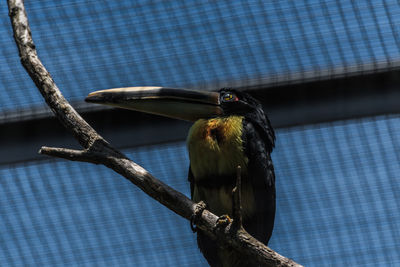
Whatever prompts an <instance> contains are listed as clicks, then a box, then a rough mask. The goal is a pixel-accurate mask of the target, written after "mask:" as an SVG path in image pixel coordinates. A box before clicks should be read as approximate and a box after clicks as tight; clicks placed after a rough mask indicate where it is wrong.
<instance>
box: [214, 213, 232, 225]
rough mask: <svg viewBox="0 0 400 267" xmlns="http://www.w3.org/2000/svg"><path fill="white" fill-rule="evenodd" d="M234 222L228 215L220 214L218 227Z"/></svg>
mask: <svg viewBox="0 0 400 267" xmlns="http://www.w3.org/2000/svg"><path fill="white" fill-rule="evenodd" d="M231 222H232V219H231V218H230V217H229V216H228V215H222V216H219V217H218V219H217V227H225V226H227V225H228V224H230V223H231Z"/></svg>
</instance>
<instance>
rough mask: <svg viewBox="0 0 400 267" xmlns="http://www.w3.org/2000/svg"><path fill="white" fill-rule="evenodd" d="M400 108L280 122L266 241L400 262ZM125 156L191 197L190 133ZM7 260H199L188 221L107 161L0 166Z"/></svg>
mask: <svg viewBox="0 0 400 267" xmlns="http://www.w3.org/2000/svg"><path fill="white" fill-rule="evenodd" d="M399 131H400V117H398V116H391V117H388V116H383V117H371V118H365V119H357V120H348V121H341V122H335V123H324V124H317V125H312V126H301V127H292V128H286V129H280V130H278V131H277V146H276V149H275V151H274V152H273V159H274V165H275V169H276V175H277V196H278V201H277V203H278V208H277V218H276V228H275V230H274V234H273V236H272V239H271V243H270V246H271V247H272V248H273V249H276V250H277V251H278V252H280V253H281V254H283V255H285V256H288V257H291V258H293V259H295V260H296V261H298V262H299V263H301V264H304V265H305V266H397V265H399V264H400V251H399V249H398V242H399V240H400V229H399V225H400V214H399V212H398V211H399V207H400V202H399V199H400V195H399V194H400V193H399V192H400V186H399V183H398V173H399V172H400V161H399V158H400V155H399V151H400V150H399V144H400V136H399V134H398V132H399ZM126 152H127V154H128V155H129V156H130V157H131V158H132V159H134V160H136V161H137V162H138V163H140V164H142V165H143V166H144V167H145V168H147V169H148V170H150V171H151V172H152V173H153V174H154V175H155V176H156V177H159V178H160V179H162V180H163V181H165V182H166V183H167V184H169V185H171V186H172V187H174V188H176V189H177V190H179V191H181V192H184V193H185V194H188V192H189V186H188V183H187V181H186V173H187V166H188V159H187V155H186V148H185V144H184V142H179V143H170V144H164V145H159V146H149V147H141V148H135V149H129V150H127V151H126ZM0 177H1V179H0V263H1V265H2V266H4V265H7V264H8V265H22V266H27V265H37V266H56V265H63V266H64V265H86V266H106V265H121V266H127V265H129V266H130V265H133V266H204V265H205V261H204V260H203V259H202V256H201V255H200V252H199V251H198V249H197V247H196V243H195V237H194V235H193V234H192V233H191V230H190V227H189V223H188V222H187V221H186V220H183V219H181V218H180V217H179V216H177V215H176V214H174V213H173V212H171V211H169V210H167V209H166V208H164V207H162V206H161V205H160V204H158V203H157V202H156V201H154V200H152V199H150V198H149V197H147V196H146V195H145V194H143V193H142V192H141V191H140V190H139V189H137V188H135V187H134V186H132V185H131V184H130V183H129V182H128V181H126V180H124V179H122V178H121V177H117V175H116V174H114V173H112V172H111V171H109V170H108V169H106V168H105V167H102V166H95V165H90V164H84V163H76V162H68V161H61V160H60V161H59V160H49V161H45V162H27V163H23V164H16V165H10V166H1V167H0Z"/></svg>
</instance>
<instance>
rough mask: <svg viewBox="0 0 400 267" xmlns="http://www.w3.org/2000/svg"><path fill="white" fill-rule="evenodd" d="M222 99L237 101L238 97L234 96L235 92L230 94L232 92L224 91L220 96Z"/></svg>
mask: <svg viewBox="0 0 400 267" xmlns="http://www.w3.org/2000/svg"><path fill="white" fill-rule="evenodd" d="M222 100H223V101H224V102H231V101H237V100H239V99H238V98H237V96H236V95H235V94H232V93H225V94H224V95H223V96H222Z"/></svg>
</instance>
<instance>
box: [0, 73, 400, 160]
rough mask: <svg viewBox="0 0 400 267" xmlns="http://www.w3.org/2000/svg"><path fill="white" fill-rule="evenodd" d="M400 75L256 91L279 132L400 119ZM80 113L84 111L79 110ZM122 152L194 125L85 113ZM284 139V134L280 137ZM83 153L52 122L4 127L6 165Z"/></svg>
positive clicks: (1, 142) (114, 112) (179, 135)
mask: <svg viewBox="0 0 400 267" xmlns="http://www.w3.org/2000/svg"><path fill="white" fill-rule="evenodd" d="M399 85H400V71H391V72H386V73H376V74H369V75H360V76H357V77H347V78H340V79H333V80H326V81H314V82H309V83H303V84H294V85H286V86H279V87H273V88H259V89H254V88H252V89H251V90H249V92H250V93H251V94H253V95H254V96H255V97H257V98H258V99H259V100H260V101H262V103H263V105H264V107H265V110H266V112H267V114H268V115H269V117H270V119H271V122H272V124H273V126H274V127H275V128H282V127H290V126H294V125H304V124H312V123H319V122H327V121H334V120H344V119H349V118H356V117H366V116H375V115H382V114H393V113H400V104H399V103H400V90H399ZM78 110H79V109H78ZM79 111H80V112H81V114H82V115H83V117H84V118H85V119H86V120H87V121H88V122H89V123H90V124H91V125H92V126H93V127H94V128H95V129H96V130H97V131H98V132H99V133H100V134H101V135H103V136H104V137H105V138H106V140H108V141H109V142H111V143H112V144H113V145H114V146H115V147H117V148H128V147H135V146H141V145H149V144H157V143H164V142H172V141H183V140H185V138H186V133H187V131H188V129H189V127H190V124H189V123H186V122H182V121H177V120H172V119H168V118H163V117H157V116H152V115H147V114H142V113H138V112H133V111H126V110H118V109H108V108H105V109H99V108H97V109H94V111H89V110H88V109H87V108H85V109H82V110H79ZM278 138H279V132H278ZM43 145H46V146H59V147H70V148H79V147H78V145H77V143H76V142H75V140H74V139H73V138H72V137H71V135H70V134H69V133H68V132H67V131H66V130H65V129H63V128H62V127H61V125H60V124H59V123H58V121H56V119H54V118H53V117H51V116H47V117H40V118H37V119H32V120H23V121H14V122H8V123H3V124H0V147H1V149H0V164H11V163H16V162H23V161H28V160H40V159H46V157H45V156H41V155H38V154H37V151H38V150H39V148H40V147H41V146H43Z"/></svg>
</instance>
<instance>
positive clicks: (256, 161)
mask: <svg viewBox="0 0 400 267" xmlns="http://www.w3.org/2000/svg"><path fill="white" fill-rule="evenodd" d="M85 101H87V102H91V103H96V104H105V105H111V106H115V107H119V108H125V109H131V110H136V111H140V112H145V113H152V114H157V115H161V116H165V117H170V118H174V119H180V120H186V121H191V122H193V125H192V126H191V128H190V130H189V133H188V136H187V140H186V143H187V148H188V152H189V160H190V164H189V171H188V180H189V182H190V191H191V198H192V200H193V201H194V202H197V203H199V202H201V201H202V202H204V203H205V204H206V207H207V209H208V210H210V211H211V212H212V213H214V214H215V215H217V216H227V217H228V218H229V216H232V212H233V211H232V201H233V200H232V189H233V188H234V186H235V184H236V176H237V175H236V172H237V167H238V166H240V167H241V204H242V217H243V227H244V229H245V230H246V231H247V232H248V233H250V234H251V235H252V236H253V237H255V238H256V239H258V240H259V241H261V242H262V243H264V244H265V245H268V242H269V239H270V237H271V235H272V231H273V227H274V220H275V210H276V204H275V202H276V191H275V174H274V167H273V163H272V159H271V153H272V150H273V148H274V146H275V133H274V130H273V128H272V126H271V123H270V120H269V119H268V117H267V116H266V114H265V113H264V111H263V107H262V105H261V104H260V102H259V101H257V100H256V99H255V98H253V97H252V96H251V95H250V94H248V93H245V92H243V91H239V90H235V89H231V88H222V89H219V90H216V91H206V90H187V89H176V88H168V87H151V86H146V87H125V88H114V89H106V90H100V91H95V92H92V93H90V94H89V95H88V96H87V97H86V99H85ZM197 244H198V247H199V249H200V251H201V252H202V254H203V255H204V257H205V258H206V260H207V262H208V264H209V265H210V266H211V267H228V266H229V267H239V266H240V267H242V266H244V267H246V266H247V267H255V266H257V265H255V264H253V263H252V262H249V261H248V260H246V259H243V258H242V257H240V254H238V253H236V252H235V251H233V250H232V249H229V248H226V247H223V246H221V245H220V244H218V242H215V240H212V239H211V238H210V237H209V236H208V235H207V234H206V233H204V232H202V231H201V230H200V229H199V230H198V231H197Z"/></svg>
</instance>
